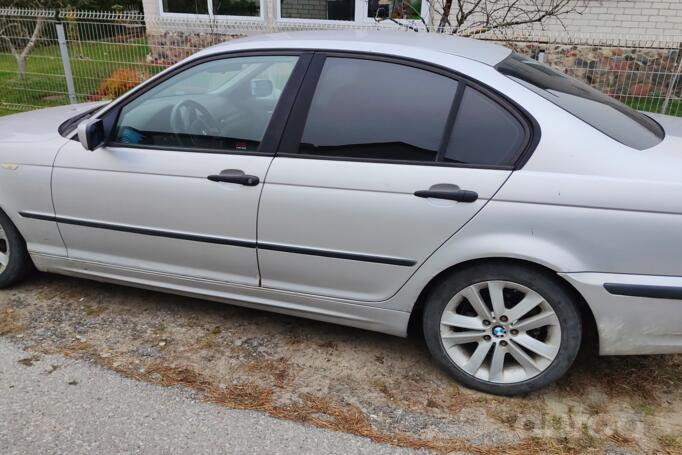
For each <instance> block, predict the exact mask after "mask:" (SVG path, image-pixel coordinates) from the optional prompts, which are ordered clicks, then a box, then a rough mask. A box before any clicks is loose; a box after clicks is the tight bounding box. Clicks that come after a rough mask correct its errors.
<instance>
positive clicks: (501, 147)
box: [444, 87, 526, 165]
mask: <svg viewBox="0 0 682 455" xmlns="http://www.w3.org/2000/svg"><path fill="white" fill-rule="evenodd" d="M525 143H526V130H525V129H524V127H523V125H522V124H521V122H520V121H519V120H518V119H517V118H516V117H515V116H513V115H512V114H511V113H510V112H509V111H508V110H507V109H505V108H504V107H502V106H500V105H499V104H498V103H497V102H496V101H494V100H492V99H491V98H489V97H488V96H486V95H484V94H483V93H481V92H479V91H478V90H476V89H473V88H471V87H467V88H466V89H465V90H464V95H463V96H462V101H461V104H460V106H459V111H458V112H457V117H456V119H455V125H454V127H453V128H452V134H451V135H450V140H449V142H448V147H447V149H446V150H445V155H444V161H445V162H450V163H466V164H486V165H505V164H510V163H513V162H514V159H515V158H516V156H517V155H518V152H519V150H520V149H521V148H522V147H523V146H524V144H525Z"/></svg>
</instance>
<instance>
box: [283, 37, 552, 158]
mask: <svg viewBox="0 0 682 455" xmlns="http://www.w3.org/2000/svg"><path fill="white" fill-rule="evenodd" d="M328 57H332V58H333V57H340V58H352V59H358V60H372V61H379V62H386V63H393V64H398V65H403V66H409V67H412V68H417V69H421V70H425V71H429V72H431V73H434V74H439V75H441V76H445V77H448V78H450V79H453V80H455V81H457V83H458V85H457V92H456V94H455V98H454V100H453V104H452V106H451V108H450V109H451V110H450V113H449V114H448V119H447V122H448V123H446V128H445V131H444V133H443V139H442V142H441V144H440V147H439V151H438V154H437V156H436V161H409V160H391V159H380V158H348V157H336V156H320V155H310V154H303V153H300V144H301V139H302V137H303V130H304V128H305V123H306V120H307V118H308V113H309V111H310V106H311V105H312V100H313V96H314V94H315V89H316V88H317V83H318V82H319V80H320V75H321V73H322V68H323V67H324V62H325V60H326V59H327V58H328ZM467 87H471V88H472V89H475V90H478V91H479V92H481V93H482V94H483V95H485V96H488V97H489V98H490V99H491V100H493V101H494V102H495V103H496V104H498V105H499V106H501V107H502V108H503V109H505V110H507V111H508V112H509V113H510V114H511V115H512V116H514V118H516V119H517V120H518V121H519V122H520V123H521V126H522V127H523V129H524V135H525V140H524V144H523V146H522V147H521V148H520V149H519V150H518V151H517V152H516V153H515V154H514V159H513V161H512V164H509V165H490V164H470V163H448V162H444V161H438V160H439V159H442V157H443V155H444V153H445V149H446V148H447V145H448V143H449V139H450V138H449V134H448V135H446V134H447V133H450V134H451V133H452V129H453V128H454V125H455V121H456V119H457V115H458V114H459V108H460V105H461V100H462V97H463V94H464V91H465V89H466V88H467ZM540 136H541V130H540V125H539V124H538V122H537V121H536V120H535V118H534V117H533V116H531V115H530V114H529V113H528V112H527V111H526V110H525V109H523V108H522V107H521V106H519V105H518V104H516V103H514V102H513V101H511V100H510V99H509V98H507V97H506V96H505V95H503V94H502V93H500V92H498V91H497V90H495V89H493V88H491V87H489V86H487V85H485V84H483V83H481V82H479V81H477V80H475V79H472V78H471V77H468V76H466V75H465V74H462V73H459V72H457V71H455V70H452V69H450V68H446V67H442V66H439V65H435V64H431V63H428V62H423V61H419V60H414V59H410V58H405V57H396V56H393V55H386V54H379V53H371V52H353V51H341V50H338V51H337V50H324V51H316V52H315V53H314V56H313V59H312V61H311V63H310V66H309V67H308V71H307V73H306V75H305V78H304V79H303V82H302V84H301V87H300V89H299V93H298V96H297V98H296V101H295V103H294V105H293V107H292V109H291V111H290V116H289V120H288V122H287V125H286V129H285V131H284V134H283V135H282V138H281V140H280V143H279V147H278V148H277V153H276V156H278V157H283V158H300V159H319V160H329V161H355V162H368V163H384V164H404V165H413V166H414V165H417V166H442V167H458V168H473V169H496V170H517V169H520V168H522V167H523V166H524V165H525V164H526V162H527V161H528V159H529V158H530V156H531V155H532V154H533V152H534V150H535V148H536V147H537V144H538V143H539V141H540Z"/></svg>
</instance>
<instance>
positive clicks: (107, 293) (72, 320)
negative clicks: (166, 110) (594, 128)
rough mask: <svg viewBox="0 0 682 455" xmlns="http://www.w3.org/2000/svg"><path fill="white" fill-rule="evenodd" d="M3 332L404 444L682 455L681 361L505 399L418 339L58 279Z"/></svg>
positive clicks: (602, 372) (611, 365)
mask: <svg viewBox="0 0 682 455" xmlns="http://www.w3.org/2000/svg"><path fill="white" fill-rule="evenodd" d="M0 335H2V336H4V337H7V338H8V339H10V340H11V341H12V342H14V343H19V344H20V345H21V346H22V347H23V348H24V349H27V350H28V351H30V352H33V353H35V355H37V356H40V355H41V354H43V355H48V354H63V355H67V356H69V357H73V358H78V359H85V360H89V361H92V362H95V363H97V364H99V365H101V366H103V367H106V368H109V369H112V370H114V371H116V372H118V373H120V374H121V375H124V376H126V377H129V378H134V379H137V380H140V381H145V382H149V383H154V384H160V385H166V386H175V385H183V386H186V387H189V388H191V389H193V390H194V391H196V392H197V393H198V396H199V397H201V399H203V400H205V401H208V402H213V403H218V404H221V405H225V406H227V407H230V408H237V409H250V410H257V411H263V412H266V413H268V414H270V415H272V416H274V417H279V418H283V419H288V420H294V421H299V422H305V423H309V424H312V425H315V426H318V427H321V428H328V429H333V430H338V431H343V432H347V433H352V434H356V435H360V436H366V437H369V438H371V439H372V440H374V441H376V442H381V443H388V444H393V445H397V446H402V447H409V448H427V449H431V450H435V451H437V452H440V453H449V452H454V451H462V452H469V453H477V454H486V453H491V454H492V453H499V452H500V450H504V453H510V454H514V453H518V454H521V453H523V454H533V453H557V454H559V453H576V454H577V453H605V452H607V453H612V454H616V453H669V454H680V453H682V356H649V357H621V358H594V357H589V356H584V357H583V358H581V359H580V360H579V361H578V363H577V365H576V366H575V367H574V368H573V371H572V372H571V374H570V375H569V376H568V377H566V378H565V379H563V380H562V381H560V382H559V383H558V384H557V385H555V386H552V387H550V388H549V389H547V390H545V391H543V392H541V393H536V394H531V395H529V396H525V397H520V398H500V397H494V396H490V395H485V394H481V393H478V392H473V391H470V390H466V389H464V388H462V387H460V386H458V385H457V384H456V383H455V382H454V381H453V380H452V379H450V378H449V377H448V376H447V375H446V374H445V373H443V372H442V371H441V370H440V369H438V368H437V367H436V366H435V364H434V363H433V362H431V360H430V359H429V354H428V352H427V350H426V348H425V346H424V344H423V343H422V342H421V340H419V339H418V338H417V337H411V338H408V339H400V338H395V337H390V336H386V335H381V334H375V333H371V332H365V331H361V330H356V329H350V328H345V327H339V326H334V325H330V324H325V323H320V322H314V321H308V320H304V319H297V318H293V317H287V316H281V315H275V314H271V313H265V312H260V311H252V310H247V309H242V308H238V307H234V306H229V305H222V304H217V303H210V302H205V301H200V300H194V299H188V298H184V297H177V296H170V295H166V294H160V293H154V292H148V291H141V290H137V289H132V288H127V287H121V286H114V285H107V284H99V283H94V282H89V281H85V280H76V279H70V278H63V277H56V276H50V275H38V276H36V277H35V278H33V279H32V280H30V281H29V282H27V283H26V284H23V285H21V286H19V287H16V288H14V289H11V290H6V291H0ZM27 361H29V360H27Z"/></svg>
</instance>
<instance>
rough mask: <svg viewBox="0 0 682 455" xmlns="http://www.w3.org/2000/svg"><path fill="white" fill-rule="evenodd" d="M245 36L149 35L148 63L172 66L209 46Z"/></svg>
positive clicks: (176, 32) (184, 33)
mask: <svg viewBox="0 0 682 455" xmlns="http://www.w3.org/2000/svg"><path fill="white" fill-rule="evenodd" d="M242 36H244V35H240V34H235V35H223V34H220V35H217V34H211V33H197V32H194V33H192V32H180V31H172V32H171V31H167V32H164V33H160V34H148V35H147V43H148V44H149V54H148V55H147V63H150V64H152V65H160V66H171V65H173V64H175V63H177V62H179V61H180V60H183V59H185V58H187V57H189V56H190V55H192V54H194V53H196V52H198V51H200V50H201V49H204V48H206V47H209V46H213V45H216V44H219V43H222V42H225V41H230V40H233V39H235V38H239V37H242Z"/></svg>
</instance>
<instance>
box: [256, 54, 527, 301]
mask: <svg viewBox="0 0 682 455" xmlns="http://www.w3.org/2000/svg"><path fill="white" fill-rule="evenodd" d="M491 95H492V94H491V93H489V92H487V91H485V90H483V89H481V88H480V87H474V86H473V85H471V84H469V83H467V82H465V81H463V80H458V79H457V78H456V77H454V76H452V75H450V74H448V73H446V72H443V71H442V70H437V69H433V68H430V67H426V66H423V65H419V64H414V63H406V62H402V61H396V60H390V59H386V58H383V57H372V56H358V55H344V54H317V55H316V56H315V58H314V60H313V62H312V63H311V66H310V68H309V71H308V73H307V75H306V80H305V81H304V84H303V87H302V89H301V92H300V94H299V97H298V99H297V102H296V104H295V106H294V110H293V112H292V116H291V118H290V120H289V123H288V126H287V131H286V132H285V136H284V138H283V141H282V143H281V144H280V149H279V152H278V155H277V156H276V158H275V159H274V161H273V163H272V165H271V166H270V170H269V171H268V176H267V181H266V183H265V186H264V189H263V194H262V197H261V203H260V210H259V221H258V230H259V232H258V240H259V243H258V260H259V266H260V270H261V276H262V285H263V286H265V287H269V288H276V289H284V290H290V291H297V292H304V293H310V294H316V295H324V296H331V297H339V298H345V299H353V300H360V301H380V300H384V299H387V298H389V297H391V296H392V295H393V294H394V293H395V292H397V291H398V289H399V288H400V287H401V286H402V285H403V284H404V283H405V282H406V281H407V280H408V279H409V277H410V276H411V275H412V273H414V271H415V270H416V269H417V268H418V267H419V265H420V264H422V263H423V262H424V261H425V260H426V259H427V258H428V256H429V255H430V254H432V253H433V252H434V251H435V250H436V249H437V248H438V247H439V246H440V245H441V244H442V243H443V242H445V241H446V240H447V239H448V238H449V237H450V236H452V235H453V234H454V233H455V232H456V231H457V230H458V229H460V228H461V227H462V226H463V225H464V224H465V223H466V222H467V221H468V220H470V219H471V218H472V217H473V216H474V215H475V214H476V213H477V212H478V211H479V210H480V209H481V208H482V207H483V206H484V205H485V204H486V202H487V201H488V200H489V199H490V198H491V197H492V196H493V195H494V194H495V192H496V191H497V190H498V189H499V188H500V187H501V186H502V184H503V183H504V182H505V180H506V179H507V178H508V177H509V175H510V173H511V169H512V165H513V163H514V162H515V160H516V159H517V158H518V156H519V154H520V153H521V152H522V151H523V149H524V147H525V146H526V145H527V143H528V142H529V138H530V130H529V129H528V127H527V125H526V124H525V123H524V122H523V121H522V118H521V117H520V115H519V114H518V113H517V112H515V111H513V110H511V107H510V106H508V105H507V104H506V103H505V102H501V101H498V100H497V99H496V98H494V97H492V96H491Z"/></svg>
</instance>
